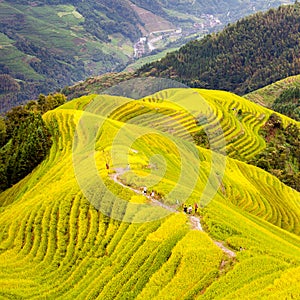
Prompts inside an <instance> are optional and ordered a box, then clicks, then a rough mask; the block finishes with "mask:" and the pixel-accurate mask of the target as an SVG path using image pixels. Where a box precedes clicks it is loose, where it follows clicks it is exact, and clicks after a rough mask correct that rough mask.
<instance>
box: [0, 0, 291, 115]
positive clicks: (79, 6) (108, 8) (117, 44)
mask: <svg viewBox="0 0 300 300" xmlns="http://www.w3.org/2000/svg"><path fill="white" fill-rule="evenodd" d="M290 2H292V1H288V0H272V1H268V2H266V1H262V0H256V1H251V3H248V2H244V1H236V0H232V1H229V2H228V1H221V2H218V3H216V2H215V1H202V0H197V1H180V4H179V5H178V1H165V0H164V1H158V0H155V1H154V0H153V1H146V0H135V1H123V0H115V1H113V5H112V2H111V1H108V0H101V1H96V2H95V1H91V0H86V1H74V0H68V1H60V0H59V1H52V0H47V1H28V0H17V1H15V0H14V1H12V0H6V1H1V2H0V75H3V74H4V75H6V76H5V77H2V76H1V77H0V86H1V87H2V86H3V85H4V88H0V111H5V110H8V109H9V108H11V107H12V106H15V105H16V104H19V103H21V102H22V101H23V100H30V99H34V98H37V97H38V95H39V94H40V93H44V94H47V93H49V92H53V91H54V90H56V89H58V88H63V87H64V86H66V85H72V84H73V83H74V82H78V81H80V80H83V79H85V78H86V77H88V76H94V75H99V74H103V73H106V72H111V71H121V70H122V69H124V68H125V67H126V65H128V64H130V63H132V62H133V61H134V60H136V59H138V58H140V57H141V56H142V57H144V56H148V55H149V54H156V53H157V52H159V51H161V50H165V49H170V48H177V47H179V46H181V45H183V44H184V43H186V42H187V41H188V40H190V39H195V38H199V37H202V36H203V35H204V34H206V33H209V32H211V31H214V30H218V29H220V28H221V27H222V26H224V25H225V24H227V23H229V22H233V21H235V20H237V19H238V18H240V17H242V16H244V15H248V14H250V13H253V12H254V11H259V10H266V9H268V8H269V7H276V6H278V5H280V4H282V3H290ZM154 57H155V56H154ZM153 59H154V58H153Z"/></svg>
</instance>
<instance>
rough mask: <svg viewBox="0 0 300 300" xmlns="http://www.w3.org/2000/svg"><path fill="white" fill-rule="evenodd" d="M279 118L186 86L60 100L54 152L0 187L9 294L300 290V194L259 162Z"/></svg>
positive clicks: (2, 255)
mask: <svg viewBox="0 0 300 300" xmlns="http://www.w3.org/2000/svg"><path fill="white" fill-rule="evenodd" d="M132 86H133V87H134V88H132ZM132 86H131V85H130V84H129V83H126V84H125V87H127V88H128V89H129V90H133V91H132V92H133V94H134V93H135V92H136V91H135V89H136V90H138V89H139V88H138V86H139V82H134V84H133V85H132ZM148 86H149V85H148ZM196 104H198V105H196ZM191 108H193V109H191ZM240 110H241V112H240ZM272 115H273V112H272V111H271V110H268V109H266V108H264V107H261V106H258V105H256V104H254V103H252V102H250V101H247V100H246V99H244V98H241V97H238V96H236V95H234V94H231V93H228V92H222V91H208V90H199V89H183V88H173V89H168V90H162V91H160V92H158V93H155V94H152V95H149V96H146V97H143V98H141V99H136V100H133V99H131V98H126V97H124V96H123V97H121V96H109V95H89V96H84V97H81V98H78V99H74V100H73V101H71V102H68V103H65V104H64V105H62V106H60V107H59V108H56V109H55V110H52V111H48V112H47V113H46V114H44V116H43V119H44V121H45V123H46V124H47V127H48V129H49V131H50V132H51V135H52V141H53V144H52V146H51V149H50V153H49V155H48V156H47V158H46V159H45V160H44V161H43V162H42V163H41V164H40V165H39V166H38V167H37V168H36V169H35V170H34V171H33V172H32V173H31V174H29V175H28V176H27V177H25V178H24V179H23V180H22V181H20V182H19V183H17V184H16V185H15V186H13V187H12V188H10V189H8V190H7V191H5V192H3V193H1V194H0V204H1V208H0V229H1V230H0V274H1V276H0V295H1V296H2V297H3V298H11V299H13V298H26V297H30V298H33V299H38V298H41V297H42V298H47V297H48V298H55V299H73V298H74V297H79V298H97V297H98V298H101V299H104V298H105V299H124V298H127V299H175V298H181V299H191V298H195V299H243V298H246V297H248V298H252V299H262V298H268V299H272V298H273V299H286V298H299V296H300V294H299V290H300V285H299V282H300V280H299V279H300V278H299V274H300V272H299V269H300V237H299V234H300V227H299V220H300V206H299V203H300V201H299V200H300V193H299V192H297V191H296V190H295V189H292V188H290V187H288V186H287V185H285V184H283V183H282V182H280V181H279V180H278V179H277V178H276V177H275V176H273V175H271V174H270V173H268V172H266V171H264V170H262V169H261V168H258V167H256V166H251V165H249V164H247V163H246V161H247V160H251V159H252V158H254V157H255V155H258V154H260V153H262V152H263V151H264V150H265V149H266V142H265V141H264V138H263V136H262V135H261V134H260V133H259V130H260V129H262V128H263V127H264V125H265V124H266V123H267V121H268V120H270V118H271V117H272ZM277 116H278V117H280V118H281V120H282V126H283V127H284V128H287V127H288V126H290V125H293V126H296V128H298V129H300V125H299V123H298V122H296V121H293V120H291V119H289V118H287V117H285V116H280V115H277ZM271 119H272V118H271ZM218 124H220V126H219V125H218ZM205 134H206V135H207V138H208V141H209V149H207V147H205V144H206V143H205V141H207V139H206V138H205ZM200 137H202V138H201V139H200ZM196 142H197V143H196ZM195 143H196V145H195ZM237 152H238V153H237ZM225 153H227V156H225ZM242 158H244V159H242ZM242 160H244V162H243V161H242ZM145 186H146V187H147V188H148V191H149V192H148V193H147V197H145V196H142V194H141V191H142V190H143V187H145ZM152 190H153V191H154V196H150V192H151V191H152ZM178 201H179V202H178ZM181 202H184V203H186V204H193V203H194V202H198V203H199V211H198V212H197V213H193V216H192V217H193V218H192V217H191V216H189V215H186V214H184V213H183V212H182V207H181ZM157 205H159V206H157ZM197 220H198V221H197ZM199 222H200V223H199Z"/></svg>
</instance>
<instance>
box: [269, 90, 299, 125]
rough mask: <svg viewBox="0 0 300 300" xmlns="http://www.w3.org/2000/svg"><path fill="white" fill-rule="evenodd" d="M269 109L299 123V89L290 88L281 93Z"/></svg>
mask: <svg viewBox="0 0 300 300" xmlns="http://www.w3.org/2000/svg"><path fill="white" fill-rule="evenodd" d="M271 108H272V110H275V111H277V112H279V113H281V114H284V115H286V116H288V117H290V118H292V119H295V120H296V121H300V88H299V87H291V88H288V89H287V90H285V91H283V92H282V93H281V94H280V96H279V97H278V98H277V99H276V100H275V101H274V103H273V105H272V107H271Z"/></svg>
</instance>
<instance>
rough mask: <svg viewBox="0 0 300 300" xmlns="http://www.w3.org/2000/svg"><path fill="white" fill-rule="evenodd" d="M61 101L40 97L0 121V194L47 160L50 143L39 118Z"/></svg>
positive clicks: (61, 102) (57, 98) (60, 99)
mask: <svg viewBox="0 0 300 300" xmlns="http://www.w3.org/2000/svg"><path fill="white" fill-rule="evenodd" d="M65 100H66V98H65V96H64V95H62V94H54V95H48V96H44V95H40V97H39V99H38V100H37V101H30V102H29V103H28V104H26V105H25V106H17V107H14V108H12V109H11V110H10V111H8V112H7V113H6V114H5V115H4V117H0V154H1V155H0V191H1V190H5V189H7V188H8V187H10V186H12V185H13V184H15V183H17V182H18V181H20V180H21V179H22V178H24V177H25V176H26V175H27V174H29V173H30V172H31V171H32V170H33V169H34V168H35V167H36V166H37V165H38V164H40V163H41V162H42V161H43V160H44V158H45V157H46V156H47V154H48V152H49V149H50V147H51V145H52V141H51V135H50V132H49V130H48V129H47V127H46V124H45V123H44V121H43V118H42V114H43V113H44V112H46V111H48V110H51V109H54V108H56V107H58V106H60V105H61V104H63V103H64V102H65Z"/></svg>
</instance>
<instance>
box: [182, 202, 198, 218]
mask: <svg viewBox="0 0 300 300" xmlns="http://www.w3.org/2000/svg"><path fill="white" fill-rule="evenodd" d="M197 211H198V204H197V203H195V204H194V212H195V213H197ZM183 212H185V213H186V214H189V215H190V214H191V213H192V212H193V207H192V205H191V204H189V205H188V206H187V205H186V204H183Z"/></svg>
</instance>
